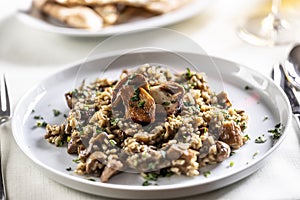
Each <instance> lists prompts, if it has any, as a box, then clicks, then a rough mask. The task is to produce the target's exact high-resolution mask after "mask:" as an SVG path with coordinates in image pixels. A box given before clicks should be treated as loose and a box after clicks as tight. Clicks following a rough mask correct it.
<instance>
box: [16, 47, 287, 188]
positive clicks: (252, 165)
mask: <svg viewBox="0 0 300 200" xmlns="http://www.w3.org/2000/svg"><path fill="white" fill-rule="evenodd" d="M118 52H120V51H113V52H109V53H107V54H105V56H103V55H100V56H95V57H93V59H89V61H94V60H97V59H101V58H102V59H103V58H106V57H113V56H116V55H118ZM139 53H140V52H139ZM145 53H147V52H145ZM151 53H153V51H151ZM180 53H186V54H190V55H193V56H199V55H200V56H205V57H206V56H208V57H209V58H210V59H212V61H220V62H226V63H230V64H232V65H236V66H238V67H239V68H244V69H246V70H247V71H250V72H251V73H256V74H259V76H261V77H263V78H264V79H266V80H267V81H268V82H269V83H272V85H273V87H275V88H276V89H277V90H278V92H279V93H281V96H282V98H283V99H284V101H285V103H286V104H287V109H288V113H287V124H286V126H285V130H284V134H283V135H282V137H281V138H280V139H279V140H278V141H277V142H276V144H275V145H273V146H272V147H271V148H270V149H269V150H268V151H267V152H266V153H264V155H263V156H261V157H260V158H257V159H256V160H254V161H253V162H251V163H249V164H248V165H245V166H244V167H241V169H239V170H238V171H236V172H235V173H233V174H232V173H230V172H228V173H224V174H223V175H220V176H218V177H212V178H210V179H209V180H208V181H206V182H205V183H193V184H191V183H181V184H173V185H160V186H147V187H145V186H137V185H126V187H125V188H120V186H123V187H124V184H115V183H114V184H111V183H102V182H92V181H89V180H85V179H83V178H81V177H76V176H72V175H68V174H66V173H63V172H60V171H58V170H55V169H53V168H51V167H49V166H47V165H46V164H44V163H43V162H41V161H40V160H38V159H36V158H32V157H31V156H30V155H31V152H30V151H29V150H28V149H27V148H25V146H24V144H22V143H21V140H20V139H18V134H19V133H18V132H17V130H18V128H17V124H18V123H17V117H16V115H17V113H19V110H20V109H21V107H22V103H23V101H24V100H25V99H27V98H28V96H29V95H30V94H31V93H32V92H33V91H35V90H36V89H37V88H38V87H39V85H41V84H42V83H43V82H44V81H47V80H49V79H50V78H51V77H54V76H56V75H59V74H61V73H63V72H66V71H68V70H72V69H75V68H76V67H78V66H80V64H82V63H83V62H84V61H86V60H84V59H82V60H79V61H77V62H74V63H72V64H70V65H68V66H67V67H65V68H61V69H60V70H58V71H57V72H54V73H52V74H50V75H47V76H46V77H45V78H44V79H42V80H41V81H39V82H38V83H36V84H34V85H33V86H32V87H31V88H30V89H29V90H28V91H27V92H26V93H25V94H24V95H23V96H22V97H21V99H19V101H18V103H17V105H16V107H15V109H14V110H15V112H14V113H13V118H12V122H11V126H12V132H13V137H14V139H15V141H16V143H17V145H18V147H19V148H20V149H21V150H22V152H23V153H24V154H25V155H26V156H27V157H28V158H29V159H30V160H31V161H32V162H33V163H34V164H36V165H38V166H39V167H40V168H44V169H46V170H48V173H49V172H50V173H54V174H56V175H58V176H62V177H64V178H66V179H68V180H69V181H76V182H80V183H82V184H87V185H90V186H96V187H101V188H106V189H118V190H120V189H121V190H126V191H136V190H138V191H139V192H141V191H164V190H174V189H182V188H187V187H195V186H200V185H206V184H211V183H214V182H216V181H219V180H222V179H226V178H229V177H230V176H232V175H238V174H240V173H243V172H244V171H246V170H247V169H248V168H257V169H259V168H260V167H258V165H260V164H262V162H264V161H265V160H266V158H267V157H269V156H270V155H271V154H272V152H274V151H275V150H276V149H278V147H279V145H280V144H281V143H282V142H283V140H284V139H285V137H286V136H287V134H288V132H287V131H286V130H288V128H289V127H290V126H291V120H292V111H291V107H290V102H289V100H288V98H287V96H286V95H285V93H284V91H283V90H282V89H281V88H280V87H279V86H278V85H276V84H275V83H274V82H273V81H272V79H271V78H270V77H267V76H265V75H264V74H262V73H260V72H258V71H256V70H254V69H252V68H250V67H248V66H245V65H242V64H238V63H236V62H232V61H230V60H226V59H223V58H219V57H214V56H209V55H204V54H198V53H192V52H180ZM257 169H255V170H254V171H253V172H251V173H250V174H252V173H254V172H255V171H256V170H257ZM250 174H248V175H250ZM248 175H244V177H246V176H248ZM244 177H241V178H240V179H243V178H244ZM49 178H51V177H49ZM236 181H238V180H236ZM236 181H234V182H236Z"/></svg>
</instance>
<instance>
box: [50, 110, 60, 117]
mask: <svg viewBox="0 0 300 200" xmlns="http://www.w3.org/2000/svg"><path fill="white" fill-rule="evenodd" d="M52 111H53V115H54V117H57V116H59V115H60V114H61V112H60V111H59V110H56V109H53V110H52Z"/></svg>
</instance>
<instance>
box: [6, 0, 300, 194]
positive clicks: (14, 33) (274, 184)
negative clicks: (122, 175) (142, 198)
mask: <svg viewBox="0 0 300 200" xmlns="http://www.w3.org/2000/svg"><path fill="white" fill-rule="evenodd" d="M258 3H259V0H255V1H253V0H243V1H240V0H226V1H224V0H215V1H212V3H211V5H210V6H209V8H208V9H207V10H205V11H204V12H201V13H199V15H197V16H195V17H193V18H192V19H189V20H187V21H184V22H181V23H179V24H176V25H172V26H169V27H168V28H170V29H173V30H176V31H178V32H181V33H183V34H185V35H187V36H189V37H190V38H191V39H193V40H194V41H195V42H196V43H197V44H199V45H200V46H201V47H202V48H203V49H204V50H205V51H206V52H207V54H209V55H212V56H216V57H221V58H224V59H228V60H231V61H234V62H237V63H241V64H243V65H246V66H248V67H251V68H253V69H255V70H256V71H258V72H260V73H262V74H265V75H267V76H270V74H271V70H272V65H273V64H274V63H275V62H277V61H281V60H283V59H284V58H285V56H286V53H287V51H288V49H289V45H287V46H279V47H257V46H252V45H249V44H247V43H245V42H243V41H241V40H240V39H239V38H238V37H237V34H236V28H237V26H238V24H239V23H240V20H241V19H243V18H245V17H246V16H247V14H249V13H250V12H251V11H252V10H253V9H255V8H256V6H257V5H258ZM16 6H17V2H16V0H13V1H7V0H4V1H1V2H0V74H2V73H5V74H6V77H7V81H8V84H9V88H10V95H11V99H12V103H13V106H15V105H16V104H17V102H18V100H19V99H20V98H21V97H22V95H23V94H24V93H25V92H26V91H27V90H29V89H30V88H31V87H32V86H33V85H35V84H36V83H38V82H39V81H41V80H42V79H44V78H45V77H46V76H48V75H49V74H52V73H54V72H57V71H58V70H60V69H62V68H65V67H67V66H69V65H70V63H74V62H75V61H77V60H80V59H83V58H85V57H86V56H87V55H88V53H89V52H90V51H91V50H92V49H93V48H94V47H95V46H96V45H97V44H99V43H100V42H101V41H103V40H104V39H106V38H76V37H67V36H61V35H57V34H53V33H47V32H42V31H38V30H35V29H32V28H31V27H28V26H26V25H24V24H22V23H21V22H19V21H18V19H17V18H16V17H15V10H16ZM298 20H300V17H299V19H298ZM298 36H299V37H298V38H296V39H297V40H298V41H299V40H300V34H298ZM161 37H163V36H161ZM116 45H117V44H116ZM287 132H288V135H287V137H286V139H285V140H284V142H283V143H282V145H281V146H280V147H279V148H278V149H277V150H276V151H275V152H274V153H273V154H272V156H271V157H270V158H269V159H268V160H267V162H266V164H265V165H264V166H263V167H262V168H260V169H259V170H258V171H257V172H256V173H254V174H252V175H250V176H249V177H247V178H245V179H243V180H241V181H239V182H237V183H234V184H232V185H230V186H227V187H225V188H222V189H219V190H216V191H213V192H209V193H205V194H201V195H196V196H192V197H186V198H184V199H189V200H196V199H300V190H299V185H300V133H299V130H298V129H297V126H296V124H295V123H294V122H293V124H292V126H290V128H289V129H288V130H287ZM0 138H1V156H2V164H3V171H4V176H5V179H6V187H7V192H8V197H9V199H12V200H20V199H32V200H34V199H45V200H47V199H62V198H63V199H72V200H79V199H90V200H91V199H106V198H105V197H99V196H94V195H90V194H85V193H82V192H79V191H76V190H73V189H70V188H68V187H65V186H62V185H60V184H58V183H56V182H55V181H53V180H51V179H50V178H48V177H46V176H45V175H44V174H43V173H42V172H41V171H40V170H39V169H38V168H37V167H36V166H35V164H34V163H33V162H32V161H31V160H30V159H29V158H27V157H26V156H25V154H24V153H23V152H22V151H21V150H20V149H19V147H18V146H17V144H16V142H15V140H14V138H13V136H12V130H11V124H10V123H7V124H5V125H2V126H1V127H0Z"/></svg>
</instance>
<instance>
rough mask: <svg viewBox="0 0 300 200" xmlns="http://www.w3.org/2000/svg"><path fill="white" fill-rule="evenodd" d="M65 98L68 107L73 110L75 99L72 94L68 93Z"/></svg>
mask: <svg viewBox="0 0 300 200" xmlns="http://www.w3.org/2000/svg"><path fill="white" fill-rule="evenodd" d="M65 98H66V101H67V105H68V107H69V108H70V109H72V108H73V105H74V103H75V102H74V101H73V98H72V92H68V93H66V94H65Z"/></svg>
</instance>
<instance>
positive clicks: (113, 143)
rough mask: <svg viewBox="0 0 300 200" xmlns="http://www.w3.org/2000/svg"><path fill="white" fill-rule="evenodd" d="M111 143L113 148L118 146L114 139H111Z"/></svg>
mask: <svg viewBox="0 0 300 200" xmlns="http://www.w3.org/2000/svg"><path fill="white" fill-rule="evenodd" d="M109 143H110V144H111V145H112V146H116V144H117V142H116V141H115V140H113V139H110V140H109Z"/></svg>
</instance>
